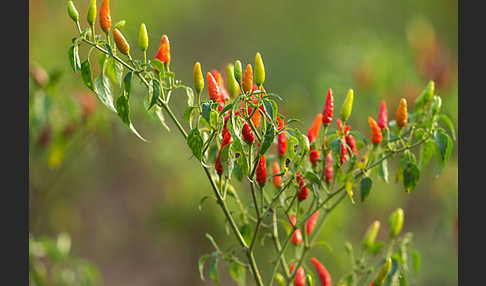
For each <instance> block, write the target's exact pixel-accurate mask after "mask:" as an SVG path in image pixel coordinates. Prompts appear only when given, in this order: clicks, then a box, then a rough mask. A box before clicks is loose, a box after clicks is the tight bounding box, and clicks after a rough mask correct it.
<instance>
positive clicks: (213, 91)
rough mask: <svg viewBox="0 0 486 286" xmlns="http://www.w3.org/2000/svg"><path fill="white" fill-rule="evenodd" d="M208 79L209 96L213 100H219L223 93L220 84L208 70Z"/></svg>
mask: <svg viewBox="0 0 486 286" xmlns="http://www.w3.org/2000/svg"><path fill="white" fill-rule="evenodd" d="M206 77H207V81H208V93H209V98H210V99H211V100H213V101H219V99H220V97H221V95H220V93H221V92H220V90H219V85H218V83H217V82H216V79H215V78H214V76H213V75H212V74H211V73H210V72H208V73H207V74H206Z"/></svg>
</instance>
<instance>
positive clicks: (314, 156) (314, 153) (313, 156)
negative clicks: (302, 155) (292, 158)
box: [309, 145, 321, 165]
mask: <svg viewBox="0 0 486 286" xmlns="http://www.w3.org/2000/svg"><path fill="white" fill-rule="evenodd" d="M320 158H321V155H319V151H318V150H316V149H315V148H314V146H313V145H311V146H310V150H309V160H310V161H311V163H312V165H316V164H317V161H318V160H319V159H320Z"/></svg>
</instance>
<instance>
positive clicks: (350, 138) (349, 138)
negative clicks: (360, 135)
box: [345, 134, 358, 156]
mask: <svg viewBox="0 0 486 286" xmlns="http://www.w3.org/2000/svg"><path fill="white" fill-rule="evenodd" d="M345 138H346V144H348V146H349V148H351V150H352V151H353V153H354V155H356V156H357V155H358V148H357V147H356V141H355V140H354V137H353V135H351V134H349V135H347V136H346V137H345ZM348 154H349V155H351V154H350V151H349V150H348Z"/></svg>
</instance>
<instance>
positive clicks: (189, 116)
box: [184, 106, 197, 128]
mask: <svg viewBox="0 0 486 286" xmlns="http://www.w3.org/2000/svg"><path fill="white" fill-rule="evenodd" d="M194 111H197V106H188V107H187V108H186V111H184V120H185V121H186V123H187V125H189V128H192V121H193V119H194V116H195V115H196V113H195V112H194Z"/></svg>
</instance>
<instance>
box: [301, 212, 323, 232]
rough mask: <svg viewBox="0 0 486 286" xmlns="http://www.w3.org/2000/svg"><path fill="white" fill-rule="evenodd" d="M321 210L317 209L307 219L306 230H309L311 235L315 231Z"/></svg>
mask: <svg viewBox="0 0 486 286" xmlns="http://www.w3.org/2000/svg"><path fill="white" fill-rule="evenodd" d="M320 211H321V210H317V211H316V212H315V213H314V214H312V215H311V217H310V218H309V219H308V220H307V222H306V224H305V231H306V232H307V234H308V235H310V234H311V233H312V232H313V231H314V228H315V227H316V224H317V218H318V217H319V212H320Z"/></svg>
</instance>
